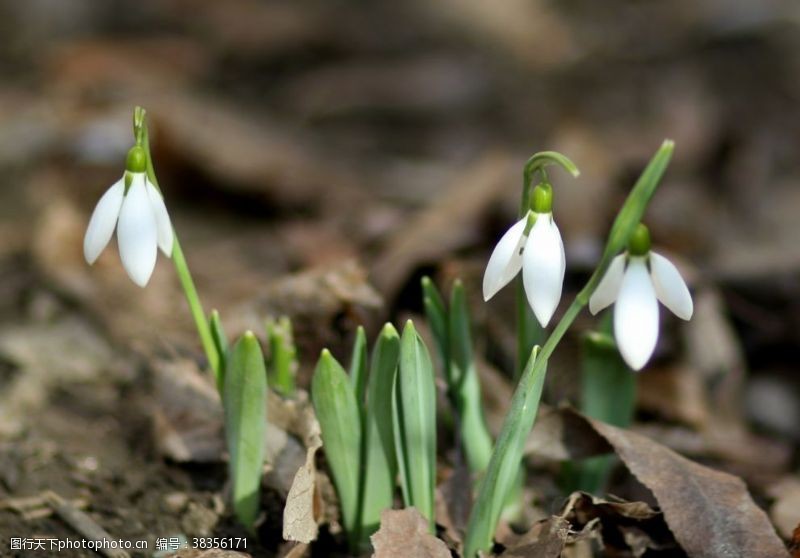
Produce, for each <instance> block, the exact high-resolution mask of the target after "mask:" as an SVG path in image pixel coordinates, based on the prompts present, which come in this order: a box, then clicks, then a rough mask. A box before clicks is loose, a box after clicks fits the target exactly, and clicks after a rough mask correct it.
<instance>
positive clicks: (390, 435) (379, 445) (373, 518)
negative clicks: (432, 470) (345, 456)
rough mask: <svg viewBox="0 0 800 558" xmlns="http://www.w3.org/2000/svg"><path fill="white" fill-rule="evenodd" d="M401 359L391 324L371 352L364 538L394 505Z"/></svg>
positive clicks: (364, 481) (379, 337) (362, 532)
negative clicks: (394, 401)
mask: <svg viewBox="0 0 800 558" xmlns="http://www.w3.org/2000/svg"><path fill="white" fill-rule="evenodd" d="M399 359H400V336H399V335H398V334H397V330H396V329H395V328H394V327H393V326H392V325H391V324H386V325H385V326H384V327H383V330H382V331H381V333H380V335H379V336H378V339H377V340H376V341H375V346H374V348H373V350H372V364H371V366H370V374H369V382H368V388H367V389H368V391H367V410H366V447H365V448H364V455H365V458H364V462H365V463H366V467H365V471H364V477H363V482H362V491H361V494H362V498H361V501H362V506H361V509H362V514H361V525H362V528H361V538H362V540H366V539H367V538H368V537H369V536H371V535H372V534H373V533H374V532H375V531H376V530H377V529H378V527H379V526H380V520H381V511H383V510H385V509H389V508H391V507H392V504H393V503H394V490H395V480H396V478H397V458H396V457H395V449H394V432H393V425H392V393H393V390H394V383H395V376H396V374H397V366H398V363H399Z"/></svg>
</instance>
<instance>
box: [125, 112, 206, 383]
mask: <svg viewBox="0 0 800 558" xmlns="http://www.w3.org/2000/svg"><path fill="white" fill-rule="evenodd" d="M145 115H146V111H145V110H144V109H143V108H141V107H136V109H135V110H134V114H133V130H134V135H135V136H136V143H137V144H138V145H140V146H141V147H142V149H144V152H145V154H146V155H147V178H148V179H149V180H150V182H152V183H153V186H155V187H156V189H158V191H159V192H160V191H161V187H160V186H159V185H158V178H156V172H155V169H154V168H153V158H152V156H151V155H150V138H149V137H148V133H147V122H145ZM173 235H174V241H173V247H172V262H173V263H174V264H175V272H176V273H177V274H178V280H179V281H180V283H181V287H182V288H183V294H184V296H185V297H186V302H188V303H189V310H191V312H192V317H193V318H194V324H195V326H196V327H197V333H198V335H199V336H200V342H201V343H202V345H203V350H204V351H205V353H206V358H207V359H208V364H209V366H210V367H211V370H212V372H213V373H214V379H215V380H216V381H217V383H218V384H219V382H220V378H221V371H220V354H219V352H218V351H217V348H216V345H215V344H214V338H213V336H212V335H211V327H210V326H209V324H208V320H207V319H206V313H205V311H204V310H203V305H202V303H201V302H200V296H199V295H198V294H197V288H196V287H195V286H194V280H193V279H192V274H191V272H190V271H189V265H188V264H187V263H186V258H185V257H184V255H183V250H182V249H181V243H180V242H179V241H178V233H177V231H175V230H174V228H173Z"/></svg>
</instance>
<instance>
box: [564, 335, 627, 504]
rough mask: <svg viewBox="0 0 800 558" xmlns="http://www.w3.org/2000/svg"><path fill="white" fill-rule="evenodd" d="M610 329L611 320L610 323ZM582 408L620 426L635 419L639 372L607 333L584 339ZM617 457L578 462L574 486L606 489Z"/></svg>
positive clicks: (591, 489)
mask: <svg viewBox="0 0 800 558" xmlns="http://www.w3.org/2000/svg"><path fill="white" fill-rule="evenodd" d="M607 327H608V329H609V330H610V321H609V323H608V326H607ZM581 360H582V362H581V410H582V411H583V413H584V414H585V415H586V416H588V417H591V418H594V419H598V420H601V421H603V422H605V423H608V424H611V425H613V426H618V427H620V428H627V427H628V426H630V424H631V421H632V420H633V412H634V409H635V406H636V375H635V374H634V373H633V371H632V370H631V369H630V368H628V365H627V364H625V361H624V360H622V357H621V356H620V354H619V351H618V350H617V346H616V344H615V343H614V339H613V337H611V335H610V334H609V333H608V332H605V333H604V332H592V333H590V334H589V335H587V336H586V338H585V339H584V341H583V354H582V359H581ZM614 463H615V458H614V456H611V455H604V456H598V457H592V458H589V459H585V460H583V461H581V462H580V463H577V464H575V466H576V467H575V469H576V472H575V478H574V481H575V487H574V488H575V489H576V490H583V491H585V492H589V493H597V492H599V491H600V490H602V489H603V487H604V486H605V484H606V482H607V481H608V476H609V474H610V472H611V468H612V467H613V466H614Z"/></svg>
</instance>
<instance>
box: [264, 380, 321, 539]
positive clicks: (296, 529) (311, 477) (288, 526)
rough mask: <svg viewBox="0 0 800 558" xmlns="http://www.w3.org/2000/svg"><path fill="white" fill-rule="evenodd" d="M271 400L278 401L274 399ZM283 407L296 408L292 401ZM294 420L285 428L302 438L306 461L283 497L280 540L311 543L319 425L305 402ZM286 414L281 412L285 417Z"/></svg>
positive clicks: (315, 529) (314, 527) (314, 526)
mask: <svg viewBox="0 0 800 558" xmlns="http://www.w3.org/2000/svg"><path fill="white" fill-rule="evenodd" d="M274 399H279V398H278V396H274ZM283 403H284V405H295V402H286V401H284V402H283ZM295 408H296V411H295V413H293V414H294V419H293V420H292V421H291V423H290V424H287V425H286V426H287V429H291V430H295V432H296V433H297V434H300V435H301V436H302V438H303V443H304V444H305V447H306V460H305V463H303V464H302V465H301V466H300V468H299V469H297V472H296V473H295V475H294V479H293V481H292V485H291V487H290V488H289V494H288V495H287V496H286V507H285V508H284V509H283V538H284V539H286V540H287V541H297V542H301V543H310V542H311V541H313V540H315V539H316V538H317V534H318V533H319V525H318V523H317V517H318V515H319V514H318V513H315V511H316V510H318V509H319V507H320V503H319V502H318V500H319V495H318V492H317V490H316V484H317V470H316V467H315V465H314V460H315V457H316V455H317V450H318V449H319V448H320V447H322V438H321V437H320V428H319V422H317V419H316V417H315V416H314V412H313V411H312V410H311V408H310V407H309V406H308V403H307V401H306V402H305V404H303V405H297V406H296V407H295ZM288 415H289V413H284V417H288Z"/></svg>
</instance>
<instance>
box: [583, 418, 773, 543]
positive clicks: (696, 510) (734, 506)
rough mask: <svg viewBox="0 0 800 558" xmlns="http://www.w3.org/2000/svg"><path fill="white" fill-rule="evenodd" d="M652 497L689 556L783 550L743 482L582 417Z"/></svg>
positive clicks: (640, 438) (657, 445)
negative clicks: (609, 445)
mask: <svg viewBox="0 0 800 558" xmlns="http://www.w3.org/2000/svg"><path fill="white" fill-rule="evenodd" d="M586 420H587V421H588V422H589V424H590V425H591V426H592V428H593V429H594V430H595V431H596V432H597V433H598V434H600V435H601V436H602V437H603V438H605V439H606V441H608V443H609V444H611V445H612V446H613V448H614V450H615V451H616V453H617V455H618V456H619V457H620V459H622V461H623V462H624V463H625V465H626V466H627V467H628V469H629V470H630V471H631V473H632V474H633V475H634V476H635V477H636V478H637V479H638V480H639V481H640V482H641V483H642V484H644V485H645V486H646V487H647V488H649V489H650V490H651V491H652V492H653V495H654V496H655V497H656V500H657V501H658V504H659V506H660V507H661V509H662V510H663V511H664V516H665V518H666V520H667V523H668V524H669V526H670V529H671V530H672V532H673V533H675V538H676V539H677V540H678V542H679V543H680V544H681V546H682V547H683V549H684V550H685V551H686V553H687V554H688V555H689V556H691V557H692V558H706V557H708V558H712V557H713V558H715V557H718V556H726V557H731V558H734V557H741V558H760V557H763V558H779V557H781V556H786V555H787V553H786V549H785V547H784V546H783V543H781V540H780V539H779V538H778V536H777V535H776V534H775V529H774V528H773V527H772V524H770V522H769V519H768V518H767V515H766V513H764V511H763V510H761V509H760V508H759V507H758V506H757V505H756V504H755V502H753V499H752V498H751V497H750V494H749V493H748V492H747V487H746V486H745V484H744V482H743V481H742V479H740V478H739V477H734V476H733V475H729V474H727V473H723V472H721V471H715V470H714V469H710V468H708V467H704V466H703V465H700V464H698V463H694V462H693V461H690V460H688V459H686V458H685V457H683V456H681V455H678V454H677V453H675V452H673V451H672V450H670V449H668V448H666V447H664V446H662V445H661V444H658V443H656V442H654V441H652V440H650V439H649V438H645V437H644V436H641V435H639V434H635V433H633V432H629V431H626V430H621V429H619V428H615V427H613V426H610V425H608V424H604V423H602V422H598V421H593V420H589V419H586Z"/></svg>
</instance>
